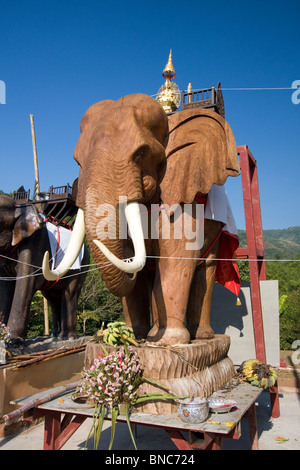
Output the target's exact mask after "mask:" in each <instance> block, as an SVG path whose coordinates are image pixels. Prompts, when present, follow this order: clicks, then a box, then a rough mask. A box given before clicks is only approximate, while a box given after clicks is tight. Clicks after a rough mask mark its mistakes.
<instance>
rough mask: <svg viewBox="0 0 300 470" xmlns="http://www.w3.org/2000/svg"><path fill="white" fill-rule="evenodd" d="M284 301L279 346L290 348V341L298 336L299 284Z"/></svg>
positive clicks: (299, 320) (299, 313)
mask: <svg viewBox="0 0 300 470" xmlns="http://www.w3.org/2000/svg"><path fill="white" fill-rule="evenodd" d="M285 303H286V307H285V311H284V313H283V314H282V315H281V316H280V348H281V349H292V343H293V342H294V341H296V340H299V338H300V312H299V306H300V286H299V287H298V288H297V289H296V290H294V291H293V292H291V293H290V294H289V295H288V296H287V299H286V302H285Z"/></svg>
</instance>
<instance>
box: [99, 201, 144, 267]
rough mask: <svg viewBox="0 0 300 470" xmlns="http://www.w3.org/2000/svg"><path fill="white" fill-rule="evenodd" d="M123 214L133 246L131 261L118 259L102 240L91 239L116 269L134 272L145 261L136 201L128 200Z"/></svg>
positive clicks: (142, 236)
mask: <svg viewBox="0 0 300 470" xmlns="http://www.w3.org/2000/svg"><path fill="white" fill-rule="evenodd" d="M125 216H126V220H127V223H128V228H129V230H130V233H131V238H132V242H133V247H134V257H133V258H132V261H129V260H127V261H123V260H120V259H119V258H118V257H117V256H115V255H114V254H113V253H112V252H111V251H110V250H108V248H106V246H105V245H104V244H103V243H102V242H100V241H99V240H93V241H94V243H95V245H97V247H98V248H99V249H100V250H101V251H102V253H103V254H104V255H105V256H106V258H107V259H108V260H109V261H110V262H111V263H112V264H114V265H115V266H116V267H117V268H118V269H120V270H121V271H124V272H126V273H136V272H138V271H141V270H142V269H143V267H144V266H145V263H146V248H145V242H144V234H143V228H142V222H141V214H140V208H139V204H138V203H137V202H130V203H129V204H127V205H126V207H125Z"/></svg>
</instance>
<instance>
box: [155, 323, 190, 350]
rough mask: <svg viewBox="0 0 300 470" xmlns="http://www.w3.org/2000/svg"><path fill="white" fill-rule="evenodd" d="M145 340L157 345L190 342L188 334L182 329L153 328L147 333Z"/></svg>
mask: <svg viewBox="0 0 300 470" xmlns="http://www.w3.org/2000/svg"><path fill="white" fill-rule="evenodd" d="M147 340H148V341H151V342H155V343H157V344H170V345H172V346H174V345H175V344H187V343H189V341H190V333H189V332H188V330H187V329H186V328H184V327H182V328H179V327H177V328H171V327H167V328H158V327H157V326H154V327H153V328H152V329H151V330H150V331H149V333H148V336H147Z"/></svg>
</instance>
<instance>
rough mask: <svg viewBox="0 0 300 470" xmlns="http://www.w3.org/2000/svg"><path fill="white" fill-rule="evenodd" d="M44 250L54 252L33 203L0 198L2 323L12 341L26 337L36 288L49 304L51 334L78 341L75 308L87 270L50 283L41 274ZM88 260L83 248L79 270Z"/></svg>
mask: <svg viewBox="0 0 300 470" xmlns="http://www.w3.org/2000/svg"><path fill="white" fill-rule="evenodd" d="M45 251H50V241H49V236H48V231H47V228H46V225H45V222H44V220H43V218H42V217H41V215H40V214H39V213H38V211H37V209H36V207H35V205H33V204H31V205H22V204H21V205H20V204H19V205H18V204H16V202H15V201H14V200H13V199H12V198H10V197H8V196H4V195H2V196H0V278H1V280H0V320H1V321H2V322H3V323H5V324H7V326H8V327H9V329H10V333H11V339H12V340H13V341H14V342H16V341H19V340H20V341H23V340H24V338H26V333H27V325H28V319H29V313H30V304H31V301H32V298H33V296H34V294H35V292H36V291H38V290H41V291H42V292H43V295H44V297H45V298H46V299H47V300H48V302H49V304H50V306H51V310H52V319H53V331H52V333H53V335H54V336H58V337H59V338H60V339H71V338H74V337H76V331H75V329H76V306H77V302H78V298H79V294H80V291H81V288H82V286H83V283H84V280H85V277H86V274H87V269H88V268H81V267H80V268H79V269H77V270H71V271H69V273H67V274H66V276H65V277H64V278H62V279H60V280H59V282H56V283H51V282H49V281H47V280H46V279H45V278H44V276H43V274H42V270H41V266H42V260H43V256H44V253H45ZM89 260H90V255H89V251H88V250H87V249H86V248H84V251H83V257H82V261H81V266H84V265H88V264H89Z"/></svg>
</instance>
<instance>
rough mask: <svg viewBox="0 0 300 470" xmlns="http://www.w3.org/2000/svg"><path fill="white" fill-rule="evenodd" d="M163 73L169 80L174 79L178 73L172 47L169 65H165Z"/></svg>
mask: <svg viewBox="0 0 300 470" xmlns="http://www.w3.org/2000/svg"><path fill="white" fill-rule="evenodd" d="M162 75H163V77H164V78H166V79H167V80H172V78H174V77H175V75H176V73H175V69H174V65H173V62H172V49H170V54H169V60H168V63H167V65H166V66H165V68H164V70H163V73H162Z"/></svg>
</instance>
